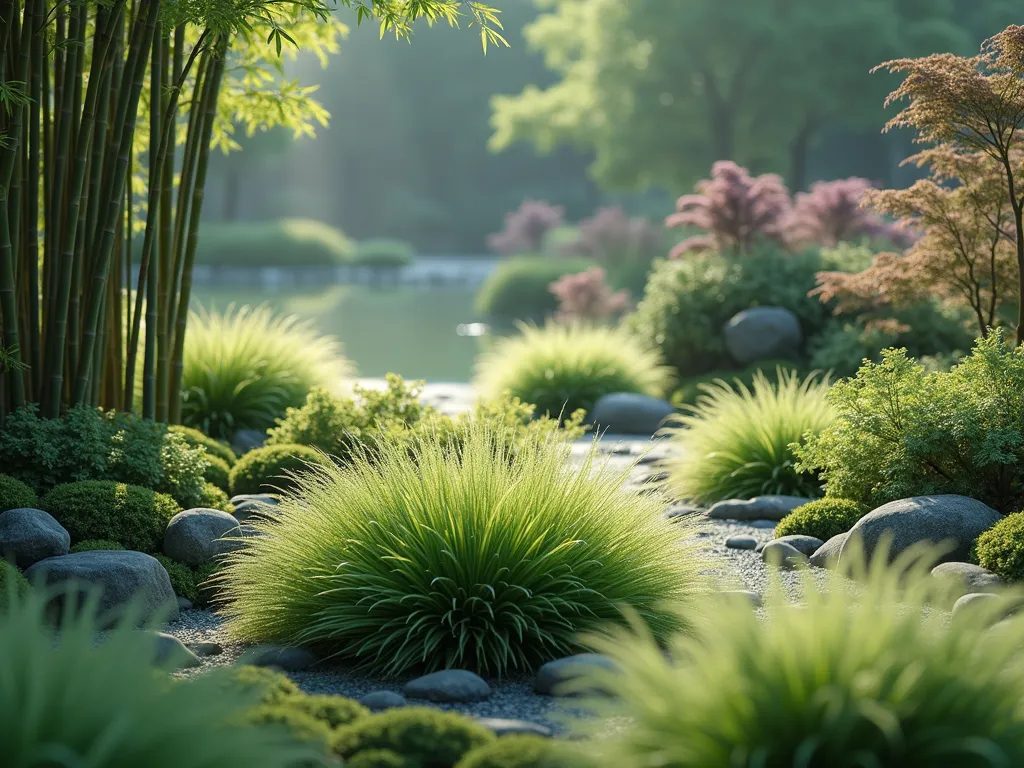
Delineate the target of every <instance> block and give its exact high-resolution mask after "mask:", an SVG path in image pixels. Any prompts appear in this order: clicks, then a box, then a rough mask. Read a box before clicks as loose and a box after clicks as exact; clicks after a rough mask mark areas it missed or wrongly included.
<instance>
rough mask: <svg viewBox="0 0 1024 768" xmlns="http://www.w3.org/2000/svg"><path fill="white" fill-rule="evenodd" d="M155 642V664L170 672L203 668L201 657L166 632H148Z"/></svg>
mask: <svg viewBox="0 0 1024 768" xmlns="http://www.w3.org/2000/svg"><path fill="white" fill-rule="evenodd" d="M146 634H147V635H149V636H150V637H151V638H152V640H153V646H154V651H153V664H155V665H156V666H158V667H160V668H161V669H165V670H167V671H169V672H172V671H175V670H179V669H194V668H195V667H199V666H202V662H201V661H199V657H198V656H196V654H195V653H193V652H192V651H191V650H190V649H188V648H186V647H185V645H184V644H183V643H182V642H181V640H179V639H178V638H176V637H175V636H174V635H169V634H167V633H166V632H146Z"/></svg>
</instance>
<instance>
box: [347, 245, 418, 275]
mask: <svg viewBox="0 0 1024 768" xmlns="http://www.w3.org/2000/svg"><path fill="white" fill-rule="evenodd" d="M414 256H415V251H414V250H413V247H412V246H411V245H410V244H409V243H406V242H403V241H402V240H387V239H375V240H363V241H362V242H361V243H359V245H357V246H356V252H355V255H354V256H353V261H354V263H355V265H356V266H358V267H369V268H371V269H400V268H402V267H406V266H408V265H409V264H412V261H413V257H414Z"/></svg>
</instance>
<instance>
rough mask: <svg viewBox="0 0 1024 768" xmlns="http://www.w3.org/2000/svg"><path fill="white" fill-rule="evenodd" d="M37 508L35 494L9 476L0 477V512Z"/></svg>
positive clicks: (37, 501) (37, 503)
mask: <svg viewBox="0 0 1024 768" xmlns="http://www.w3.org/2000/svg"><path fill="white" fill-rule="evenodd" d="M38 506H39V499H38V497H37V496H36V492H35V491H33V490H32V489H31V488H29V487H28V486H27V485H25V483H23V482H21V481H20V480H16V479H15V478H13V477H10V476H9V475H0V512H6V511H7V510H9V509H21V508H29V509H32V508H35V507H38Z"/></svg>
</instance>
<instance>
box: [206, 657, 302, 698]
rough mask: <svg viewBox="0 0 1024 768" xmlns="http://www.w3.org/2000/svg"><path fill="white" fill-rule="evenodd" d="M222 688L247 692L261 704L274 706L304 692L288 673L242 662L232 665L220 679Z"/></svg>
mask: <svg viewBox="0 0 1024 768" xmlns="http://www.w3.org/2000/svg"><path fill="white" fill-rule="evenodd" d="M220 685H221V688H222V689H224V690H227V691H233V692H239V693H245V694H248V695H250V696H251V697H252V698H254V699H256V700H257V701H259V702H260V703H261V704H265V705H269V706H274V705H277V704H282V703H284V702H286V701H289V700H291V699H292V698H293V697H298V696H300V695H301V694H302V691H301V690H299V686H297V685H296V684H295V683H293V682H292V681H291V680H290V679H289V678H288V676H287V675H283V674H281V673H280V672H275V671H274V670H272V669H269V668H268V667H254V666H251V665H249V664H242V665H240V666H237V667H231V668H230V669H229V671H228V672H227V674H226V675H225V676H224V677H222V678H221V679H220Z"/></svg>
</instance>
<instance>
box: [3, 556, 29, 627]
mask: <svg viewBox="0 0 1024 768" xmlns="http://www.w3.org/2000/svg"><path fill="white" fill-rule="evenodd" d="M29 589H30V587H29V583H28V579H26V578H25V575H24V574H23V573H22V572H21V571H19V570H18V568H17V566H15V565H14V564H13V563H9V562H7V561H6V560H4V559H3V558H0V613H2V614H6V613H7V611H8V610H9V609H10V608H11V605H12V604H14V603H16V602H17V601H19V600H24V599H25V598H26V597H27V596H28V592H29Z"/></svg>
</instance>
